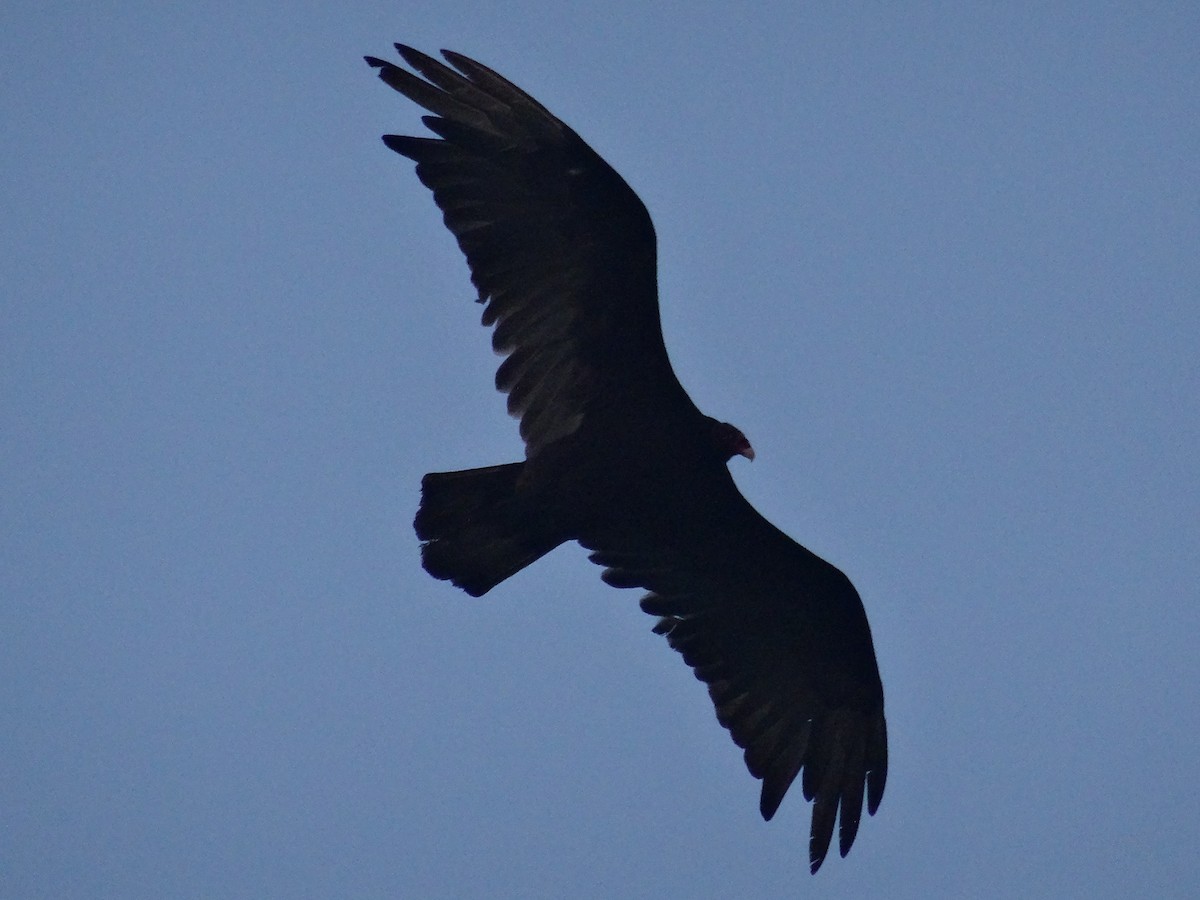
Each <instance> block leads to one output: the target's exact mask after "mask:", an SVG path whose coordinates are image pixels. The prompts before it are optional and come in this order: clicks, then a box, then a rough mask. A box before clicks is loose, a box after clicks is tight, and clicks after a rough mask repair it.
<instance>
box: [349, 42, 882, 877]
mask: <svg viewBox="0 0 1200 900" xmlns="http://www.w3.org/2000/svg"><path fill="white" fill-rule="evenodd" d="M396 49H397V50H398V51H399V53H400V56H401V57H402V58H403V60H404V61H405V62H406V63H407V64H408V65H409V66H410V67H411V68H412V69H414V70H415V71H416V72H417V73H419V74H420V76H424V77H423V78H421V77H418V75H417V74H414V73H413V72H410V71H408V70H406V69H404V68H401V67H400V66H398V65H395V64H393V63H391V62H387V61H386V60H382V59H377V58H375V57H372V56H368V57H366V60H367V62H368V63H369V64H370V65H371V66H373V67H375V68H377V69H378V70H379V77H380V78H381V79H383V81H384V82H386V83H387V84H388V85H389V86H391V87H392V88H394V89H395V90H397V91H399V92H400V93H401V94H403V95H404V96H405V97H407V98H409V99H410V100H412V101H413V102H415V103H417V104H418V105H420V106H422V107H424V108H425V109H426V110H428V111H429V112H431V113H433V115H429V116H425V117H423V121H424V123H425V125H426V126H427V127H428V128H429V130H430V131H432V132H433V134H434V135H435V137H402V136H399V135H391V134H389V135H385V136H384V138H383V141H384V143H385V144H387V146H388V147H390V148H391V149H392V150H394V151H396V152H397V153H399V154H400V155H402V156H405V157H408V158H409V159H411V160H413V161H415V162H416V164H417V167H416V170H417V177H418V178H420V179H421V181H422V183H424V184H425V186H426V187H428V188H429V189H430V190H431V191H433V198H434V200H435V201H436V202H437V205H438V206H439V207H440V208H441V210H442V213H443V216H444V220H445V223H446V227H447V228H449V229H450V231H451V232H453V234H454V236H455V238H457V239H458V245H459V247H460V248H461V249H462V252H463V253H464V254H465V256H466V258H467V263H468V265H469V267H470V270H471V281H472V283H473V284H474V285H475V287H476V289H477V290H478V292H479V302H480V303H484V304H486V306H485V307H484V309H483V324H484V325H486V326H491V327H493V328H494V330H493V332H492V344H493V346H494V347H495V349H496V350H497V351H498V352H499V353H501V354H503V355H504V356H505V357H506V359H505V360H504V361H503V362H502V363H501V365H500V367H499V370H498V371H497V373H496V387H497V388H498V389H499V390H500V391H502V392H504V393H506V394H508V409H509V412H510V413H512V414H513V415H514V416H517V417H519V419H520V423H521V424H520V429H521V437H522V438H524V440H525V459H524V461H522V462H514V463H508V464H506V465H499V466H488V467H486V468H481V469H470V470H467V471H462V472H433V473H430V474H428V475H426V476H425V477H424V478H423V479H422V481H421V503H420V508H419V510H418V512H417V516H416V521H415V522H414V527H415V529H416V532H417V536H418V537H419V538H420V540H421V542H422V544H421V560H422V564H423V565H424V567H425V569H426V570H427V571H428V572H429V574H430V575H432V576H434V577H435V578H440V579H447V580H449V581H451V582H453V583H454V584H456V585H458V586H459V587H460V588H462V589H463V590H465V591H466V592H467V593H468V594H471V595H473V596H476V597H477V596H480V595H481V594H484V593H486V592H487V591H489V590H490V589H491V588H493V587H495V586H496V585H497V584H499V583H500V582H501V581H504V580H505V579H506V578H508V577H509V576H511V575H513V574H514V573H516V572H518V571H519V570H521V569H523V568H524V567H525V566H527V565H529V564H530V563H531V562H533V561H534V560H536V559H538V558H539V557H541V556H543V555H544V554H546V553H548V552H549V551H551V550H553V549H554V548H555V547H557V546H558V545H559V544H562V543H564V542H565V541H570V540H575V541H578V542H579V543H580V544H582V545H583V546H584V547H585V548H587V549H588V550H590V551H592V552H591V556H590V557H589V558H590V559H591V560H592V561H593V562H595V563H597V564H599V565H601V566H603V567H604V572H603V574H602V575H601V577H602V578H603V579H604V581H606V582H607V583H608V584H610V585H613V586H614V587H625V588H628V587H640V588H644V589H646V590H648V591H649V593H647V594H646V595H645V596H644V597H643V598H642V601H641V606H642V609H643V610H644V611H645V612H647V613H649V614H651V615H653V616H657V617H658V622H657V624H656V625H655V626H654V631H655V632H656V633H658V634H661V635H664V636H665V637H666V639H667V642H668V643H669V644H670V645H671V646H672V647H673V648H674V649H676V650H677V651H679V652H680V653H681V654H682V655H683V659H684V661H685V662H686V663H687V664H688V665H689V666H691V667H692V669H694V670H695V675H696V677H697V678H699V679H700V680H701V681H703V682H705V684H707V686H708V692H709V695H710V696H711V698H712V701H713V704H714V706H715V707H716V713H717V719H718V721H719V722H720V723H721V725H723V726H724V727H725V728H727V729H729V731H730V733H731V735H732V736H733V740H734V741H735V742H736V743H737V745H738V746H739V747H742V748H743V749H744V750H745V759H746V766H747V768H749V770H750V774H751V775H753V776H754V777H755V778H760V779H762V782H763V784H762V795H761V802H760V810H761V812H762V816H763V818H764V819H770V818H771V817H772V816H773V815H774V814H775V810H776V809H777V808H778V807H779V803H780V801H781V800H782V799H783V795H784V794H785V793H786V792H787V789H788V788H789V787H790V786H791V784H792V781H793V780H794V779H795V778H796V777H797V776H798V775H801V772H803V775H802V776H801V786H802V789H803V792H804V797H805V799H807V800H812V801H815V802H814V804H813V811H812V831H811V836H810V839H809V861H810V866H811V870H812V871H813V872H816V871H817V869H818V868H819V867H820V865H821V862H822V861H823V860H824V858H825V854H826V852H827V851H828V849H829V843H830V841H831V839H832V837H833V826H834V820H835V818H838V812H839V810H840V819H839V832H838V834H839V849H840V850H841V854H842V856H845V855H846V853H847V851H849V849H850V846H851V844H853V843H854V837H855V834H856V833H857V831H858V823H859V817H860V815H861V813H862V805H863V795H864V792H865V794H866V802H867V810H868V811H869V812H870V813H871V814H874V813H875V810H876V809H877V808H878V806H879V801H880V798H881V797H882V796H883V786H884V781H885V779H886V777H887V728H886V724H885V721H884V716H883V686H882V684H881V683H880V680H879V669H878V667H877V665H876V662H875V650H874V647H873V645H872V643H871V632H870V628H869V627H868V625H867V617H866V613H865V612H864V610H863V606H862V601H861V600H860V599H859V596H858V592H857V591H856V590H855V589H854V587H853V585H851V583H850V581H849V579H847V578H846V576H845V575H843V574H842V573H841V572H840V571H839V570H838V569H836V568H834V567H833V566H832V565H830V564H829V563H827V562H825V561H824V560H823V559H821V558H820V557H818V556H816V555H815V554H813V553H810V552H809V551H808V550H806V549H805V548H804V547H801V546H800V545H799V544H797V543H796V542H795V541H793V540H792V539H791V538H789V537H787V535H785V534H783V532H781V531H779V529H777V528H775V526H773V525H772V524H771V523H770V522H768V521H767V520H766V519H764V518H763V517H762V516H761V515H759V514H758V512H757V511H756V510H755V509H754V508H753V507H752V506H750V504H749V503H747V502H746V500H745V498H744V497H742V495H741V493H739V491H738V489H737V487H736V486H735V485H734V483H733V479H732V477H731V476H730V474H729V470H728V468H727V466H726V463H727V462H728V461H729V460H730V459H732V458H733V457H734V456H736V455H741V456H745V457H748V458H749V459H753V458H754V451H753V450H752V449H751V447H750V443H749V442H748V441H747V440H746V438H745V436H744V435H743V434H742V432H741V431H739V430H738V429H737V428H735V427H733V426H732V425H729V424H727V423H724V422H719V421H717V420H716V419H713V418H710V417H709V416H706V415H704V414H703V413H701V412H700V411H699V410H698V409H697V408H696V407H695V405H694V404H693V403H692V401H691V399H690V398H689V397H688V395H687V393H686V392H685V391H684V390H683V388H682V387H681V386H680V384H679V381H678V380H677V379H676V377H675V373H674V371H673V370H672V369H671V363H670V361H669V360H668V359H667V351H666V347H665V346H664V344H663V337H662V328H661V325H660V323H659V316H658V298H657V293H658V292H657V285H656V272H655V236H654V226H653V225H652V224H651V222H650V215H649V213H647V211H646V208H645V206H643V205H642V202H641V200H639V199H638V197H637V195H636V194H635V193H634V192H633V190H632V189H631V188H630V187H629V185H627V184H626V183H625V181H624V180H623V179H622V178H621V176H620V175H618V174H617V173H616V172H615V171H614V170H613V169H612V168H611V167H610V166H609V165H608V164H607V163H606V162H605V161H604V160H603V159H601V158H600V156H599V155H598V154H597V153H596V152H595V151H594V150H592V149H591V148H590V147H589V146H588V145H587V144H585V143H584V142H583V140H582V139H581V138H580V137H579V136H578V135H577V134H576V133H575V132H574V131H572V130H571V129H570V128H569V127H567V125H565V124H564V123H563V122H561V121H559V120H558V119H557V118H556V117H555V116H554V115H553V114H551V113H550V112H549V111H548V110H547V109H546V108H545V107H544V106H542V105H541V104H540V103H538V102H537V101H536V100H534V99H533V98H532V97H531V96H529V95H528V94H526V93H525V92H524V91H522V90H521V89H520V88H518V87H516V86H515V85H513V84H512V83H511V82H509V81H508V80H506V79H505V78H503V77H501V76H500V75H498V74H496V73H495V72H493V71H492V70H491V69H489V68H487V67H486V66H483V65H480V64H479V63H477V62H475V61H474V60H472V59H469V58H467V57H465V56H462V55H461V54H458V53H452V52H450V51H443V56H444V57H445V59H446V60H447V62H449V63H450V65H449V66H447V65H445V64H443V63H441V62H439V61H437V60H435V59H433V58H432V57H429V56H426V55H425V54H423V53H419V52H418V51H416V50H413V49H412V48H410V47H406V46H403V45H400V44H397V45H396Z"/></svg>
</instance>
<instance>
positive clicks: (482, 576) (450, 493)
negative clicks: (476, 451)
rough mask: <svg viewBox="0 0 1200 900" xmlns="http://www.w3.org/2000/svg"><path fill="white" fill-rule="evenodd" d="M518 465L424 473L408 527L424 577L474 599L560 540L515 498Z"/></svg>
mask: <svg viewBox="0 0 1200 900" xmlns="http://www.w3.org/2000/svg"><path fill="white" fill-rule="evenodd" d="M524 466H525V464H524V463H519V462H517V463H509V464H507V465H503V466H488V467H487V468H484V469H466V470H464V471H462V472H430V473H429V474H428V475H426V476H425V477H424V478H422V479H421V506H420V508H419V509H418V510H417V518H416V520H415V521H414V522H413V527H414V528H415V529H416V531H417V537H419V538H420V539H421V541H422V544H421V564H422V565H423V566H424V567H425V571H426V572H428V573H429V574H430V575H432V576H433V577H434V578H441V579H443V580H449V581H452V582H454V584H456V585H458V586H459V587H460V588H462V589H463V590H464V591H466V592H467V593H468V594H470V595H471V596H472V597H478V596H480V595H481V594H486V593H487V592H488V591H490V590H491V589H492V588H494V587H495V586H496V585H498V584H499V583H500V582H502V581H503V580H504V579H506V578H508V577H509V576H510V575H514V574H516V573H517V572H519V571H520V570H521V569H523V568H525V567H526V566H527V565H529V564H530V563H531V562H533V561H534V560H536V559H538V558H539V557H542V556H544V555H545V554H547V553H549V552H550V551H551V550H553V549H554V548H555V547H557V546H558V545H559V544H561V543H562V542H563V541H564V540H566V536H559V535H557V534H555V533H553V532H552V531H551V530H550V526H549V524H548V523H546V522H545V521H538V519H537V517H536V516H535V515H531V509H530V508H529V506H528V505H527V504H525V503H523V502H522V501H521V498H520V497H518V495H517V481H518V479H520V477H521V470H522V469H523V468H524Z"/></svg>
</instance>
